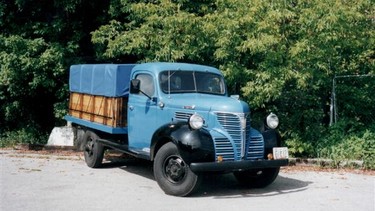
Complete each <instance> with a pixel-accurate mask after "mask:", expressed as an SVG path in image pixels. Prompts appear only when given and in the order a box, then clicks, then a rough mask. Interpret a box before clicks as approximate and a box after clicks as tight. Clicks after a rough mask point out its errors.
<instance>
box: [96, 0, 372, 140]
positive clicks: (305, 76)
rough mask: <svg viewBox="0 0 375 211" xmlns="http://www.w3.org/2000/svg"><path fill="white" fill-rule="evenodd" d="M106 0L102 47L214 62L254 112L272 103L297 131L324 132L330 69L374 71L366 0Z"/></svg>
mask: <svg viewBox="0 0 375 211" xmlns="http://www.w3.org/2000/svg"><path fill="white" fill-rule="evenodd" d="M112 8H116V9H112V10H110V14H111V17H112V20H111V21H110V22H109V23H108V24H105V25H103V26H101V27H100V28H99V29H98V30H96V31H94V32H93V33H92V35H93V39H92V41H93V43H94V44H95V45H96V47H97V50H98V51H97V55H98V56H99V57H101V58H104V59H115V60H122V59H123V58H126V57H127V56H129V55H131V56H134V57H136V58H137V60H138V61H193V62H198V63H204V64H209V65H214V66H217V67H219V68H220V69H221V70H222V71H223V72H224V74H225V76H226V78H227V81H228V82H229V90H230V92H231V93H239V94H241V96H242V98H243V99H244V100H246V101H247V102H249V103H250V104H251V105H253V110H254V111H255V118H256V117H257V113H259V114H262V116H264V114H265V112H268V111H270V110H273V111H276V112H277V113H278V114H279V115H280V116H281V119H282V120H283V124H282V125H281V126H282V131H285V133H284V136H285V137H287V138H288V137H290V138H292V139H293V140H308V141H314V140H318V139H319V138H321V136H322V132H323V131H324V130H325V128H327V125H328V120H329V118H328V117H329V103H330V95H331V88H332V87H331V86H332V79H333V77H334V76H335V75H343V74H374V69H375V68H374V48H373V46H374V18H373V14H374V6H373V3H372V2H371V1H370V0H360V1H332V0H324V1H320V0H319V1H318V0H313V1H305V0H303V1H278V0H276V1H261V0H255V1H242V0H216V1H213V2H208V1H207V2H196V1H193V2H189V1H170V0H160V1H126V0H124V1H116V4H115V6H114V7H112ZM121 14H122V15H121ZM119 17H121V18H119ZM369 83H370V82H369ZM353 85H355V84H353ZM363 86H370V87H371V84H368V83H365V84H364V85H363ZM348 89H350V88H348ZM359 95H360V94H359ZM362 108H368V107H362ZM348 109H349V108H348ZM359 109H361V108H359Z"/></svg>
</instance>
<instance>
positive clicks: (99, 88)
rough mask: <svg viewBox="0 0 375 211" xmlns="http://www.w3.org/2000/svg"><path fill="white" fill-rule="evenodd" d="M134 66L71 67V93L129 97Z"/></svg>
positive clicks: (84, 65) (87, 65) (97, 65)
mask: <svg viewBox="0 0 375 211" xmlns="http://www.w3.org/2000/svg"><path fill="white" fill-rule="evenodd" d="M134 66H135V65H134V64H80V65H72V66H71V67H70V77H69V90H70V91H71V92H78V93H85V94H91V95H101V96H107V97H124V96H128V95H129V84H130V74H131V70H132V69H133V67H134Z"/></svg>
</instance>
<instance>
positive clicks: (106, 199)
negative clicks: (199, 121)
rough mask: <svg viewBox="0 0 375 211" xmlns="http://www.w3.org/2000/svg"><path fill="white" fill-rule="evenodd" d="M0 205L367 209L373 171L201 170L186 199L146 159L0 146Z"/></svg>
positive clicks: (27, 207)
mask: <svg viewBox="0 0 375 211" xmlns="http://www.w3.org/2000/svg"><path fill="white" fill-rule="evenodd" d="M0 158H1V177H0V210H146V209H147V210H208V209H210V210H230V209H237V210H264V209H266V210H268V209H272V210H330V211H332V210H350V211H351V210H370V211H371V210H375V202H374V198H375V195H374V191H375V177H374V175H375V174H374V171H363V170H353V169H329V168H319V167H316V166H308V165H297V166H290V167H284V168H282V170H281V172H280V174H279V177H278V178H277V179H276V180H275V182H274V183H273V184H271V185H270V186H268V187H267V188H263V189H247V188H244V187H241V186H240V185H239V184H238V183H237V182H236V180H235V178H234V177H233V176H232V174H223V175H208V176H206V177H205V179H204V182H203V184H202V186H201V187H200V189H199V190H198V192H197V193H196V194H194V195H192V196H190V197H185V198H182V197H173V196H168V195H165V194H164V193H163V192H162V190H161V189H160V188H159V187H158V185H157V183H156V181H155V180H154V178H153V173H152V164H151V163H150V162H147V161H143V160H137V159H133V158H130V157H127V156H119V155H118V154H107V160H108V161H107V162H105V164H104V167H103V168H100V169H91V168H88V167H87V166H86V165H85V163H84V160H83V156H82V153H80V152H75V151H69V150H55V151H51V150H49V151H28V150H17V151H15V150H9V149H0Z"/></svg>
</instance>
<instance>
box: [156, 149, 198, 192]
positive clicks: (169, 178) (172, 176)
mask: <svg viewBox="0 0 375 211" xmlns="http://www.w3.org/2000/svg"><path fill="white" fill-rule="evenodd" d="M154 176H155V179H156V181H157V182H158V184H159V186H160V188H161V189H162V190H163V191H164V192H165V193H166V194H168V195H173V196H187V195H189V194H191V193H193V192H194V191H195V190H196V188H197V187H198V186H199V185H200V183H201V181H202V177H201V176H200V175H197V174H195V173H194V172H192V171H191V170H190V167H189V165H187V164H186V163H185V162H184V160H183V159H182V158H181V156H180V154H179V152H178V149H177V146H176V145H175V144H173V143H171V142H169V143H166V144H165V145H163V146H162V147H161V148H160V150H159V151H158V152H157V154H156V156H155V160H154Z"/></svg>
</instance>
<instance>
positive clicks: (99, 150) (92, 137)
mask: <svg viewBox="0 0 375 211" xmlns="http://www.w3.org/2000/svg"><path fill="white" fill-rule="evenodd" d="M98 139H99V136H98V135H96V133H94V132H92V131H90V130H88V131H86V132H85V135H84V136H83V147H84V149H83V153H84V156H85V162H86V164H87V166H89V167H91V168H98V167H100V166H101V165H102V161H103V155H104V147H103V145H102V144H100V143H98V141H97V140H98Z"/></svg>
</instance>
